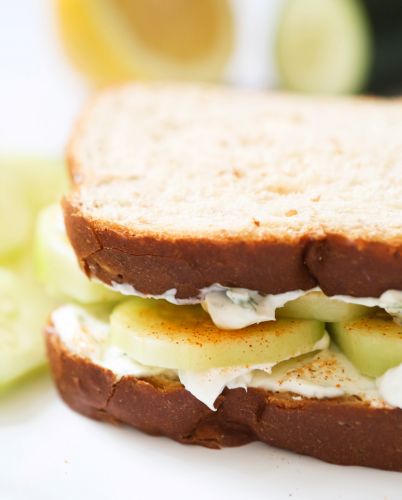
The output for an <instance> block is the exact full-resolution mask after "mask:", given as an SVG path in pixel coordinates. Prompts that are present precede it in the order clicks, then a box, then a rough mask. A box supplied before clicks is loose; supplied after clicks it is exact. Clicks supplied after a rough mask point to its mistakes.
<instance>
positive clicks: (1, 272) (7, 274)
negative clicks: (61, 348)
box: [0, 266, 56, 389]
mask: <svg viewBox="0 0 402 500" xmlns="http://www.w3.org/2000/svg"><path fill="white" fill-rule="evenodd" d="M55 306H56V303H55V301H54V300H53V299H49V297H47V296H46V295H45V293H44V292H43V290H42V288H41V287H40V286H39V285H38V284H37V283H36V282H35V279H34V277H33V275H32V273H30V272H29V266H28V269H27V266H24V268H23V269H19V270H18V271H14V270H10V269H7V268H4V267H2V268H0V389H4V388H5V387H6V386H7V385H9V384H11V383H13V382H14V381H16V380H17V379H19V378H20V377H21V376H23V375H25V374H26V373H27V372H30V371H32V370H34V369H36V368H38V367H40V366H41V365H44V363H45V359H46V358H45V348H44V341H43V329H44V325H45V323H46V320H47V317H48V315H49V313H50V311H51V310H52V309H53V308H54V307H55Z"/></svg>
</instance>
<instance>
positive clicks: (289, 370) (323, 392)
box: [52, 305, 402, 410]
mask: <svg viewBox="0 0 402 500" xmlns="http://www.w3.org/2000/svg"><path fill="white" fill-rule="evenodd" d="M52 321H53V324H54V326H55V330H56V332H57V333H58V335H59V336H60V338H61V340H62V342H63V343H64V344H65V346H66V347H67V348H68V349H69V350H70V351H71V352H73V353H75V354H77V355H79V356H82V357H85V358H89V359H90V360H91V361H92V362H93V363H96V364H98V365H100V366H103V367H104V368H108V369H110V370H111V371H113V373H114V374H115V376H116V377H117V378H118V379H119V378H121V377H124V376H126V375H132V376H135V377H149V376H154V375H163V376H165V377H168V378H171V379H179V380H180V382H181V383H182V384H183V385H184V387H185V388H186V389H187V390H188V391H189V392H191V394H193V395H194V396H195V397H196V398H197V399H199V400H200V401H202V402H203V403H204V404H206V405H207V406H208V407H209V408H211V409H213V410H214V409H215V407H214V403H215V401H216V398H217V397H218V396H219V395H220V394H221V392H222V391H223V389H224V388H225V387H228V388H229V389H235V388H243V389H245V390H247V388H249V387H259V388H263V389H266V390H270V391H279V392H283V391H285V392H292V393H294V394H296V395H300V396H304V397H314V398H332V397H339V396H343V395H345V396H346V395H354V396H358V397H360V398H362V399H364V400H366V401H368V402H369V403H370V404H371V405H373V406H390V407H399V408H402V389H401V387H402V365H401V366H399V367H397V368H392V369H390V370H388V371H387V372H386V373H385V374H384V375H383V376H382V377H380V378H379V379H377V380H375V379H371V378H368V377H364V376H362V375H360V374H359V372H358V371H357V370H356V368H355V367H354V366H353V365H352V364H351V363H350V362H349V361H348V359H347V358H346V357H345V356H344V355H343V354H342V353H341V352H340V351H339V350H338V349H337V348H336V347H335V346H334V345H329V342H330V341H329V336H328V334H325V335H324V336H323V338H322V339H320V341H319V342H318V343H317V344H316V345H315V346H314V351H319V352H318V353H316V354H314V353H312V354H311V355H304V356H303V357H302V358H298V359H292V360H288V361H284V362H281V363H279V364H277V365H275V364H263V365H250V366H240V367H229V368H214V369H210V370H206V371H203V372H192V371H189V370H167V369H164V368H161V367H149V366H144V365H142V364H141V363H138V362H137V361H135V360H133V359H132V358H130V357H129V356H127V354H125V353H124V352H123V351H122V350H121V349H119V348H118V347H116V346H113V345H110V344H109V324H108V322H107V321H101V320H99V319H97V318H96V317H94V316H92V315H91V314H88V313H87V312H86V311H85V310H84V309H83V308H80V307H78V306H75V305H66V306H62V307H60V308H59V309H57V310H56V311H54V312H53V314H52ZM295 397H297V396H295Z"/></svg>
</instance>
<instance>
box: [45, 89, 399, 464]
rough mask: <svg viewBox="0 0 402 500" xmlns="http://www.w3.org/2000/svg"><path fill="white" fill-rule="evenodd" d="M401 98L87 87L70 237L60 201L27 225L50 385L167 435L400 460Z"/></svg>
mask: <svg viewBox="0 0 402 500" xmlns="http://www.w3.org/2000/svg"><path fill="white" fill-rule="evenodd" d="M401 116H402V103H401V102H398V101H396V100H395V101H393V100H380V99H378V100H377V99H367V98H324V97H322V98H321V97H320V98H317V97H314V98H313V97H302V96H296V95H287V94H280V93H262V92H254V91H244V90H236V89H229V88H223V87H215V86H202V85H184V84H168V83H160V82H159V83H147V84H140V83H137V84H128V85H124V86H121V87H116V88H113V89H110V90H106V91H103V92H101V93H100V94H99V95H97V96H96V97H95V98H94V99H93V100H92V101H91V102H90V104H89V105H88V107H87V108H86V110H85V111H84V112H83V114H82V116H81V118H80V119H79V121H78V123H77V125H76V127H75V130H74V133H73V136H72V139H71V142H70V145H69V148H68V154H67V163H68V169H69V174H70V179H71V190H70V192H69V194H68V195H67V196H66V197H65V199H64V200H63V203H62V206H63V214H64V225H65V230H66V232H67V235H68V241H67V237H66V236H65V235H63V231H64V227H63V224H62V220H61V215H60V214H58V215H57V214H56V213H55V212H54V213H53V215H52V214H48V219H46V220H45V221H44V222H43V224H42V226H43V231H42V233H43V238H53V240H52V241H53V243H54V241H55V238H56V239H57V238H58V240H57V241H58V243H57V244H53V247H52V244H43V245H42V247H43V248H44V247H46V248H47V250H46V251H47V252H49V251H50V253H52V252H53V257H51V256H47V257H46V258H43V259H42V267H43V274H44V275H46V276H47V279H48V282H49V283H50V284H52V285H53V286H54V287H56V288H57V287H58V288H59V289H63V292H64V295H65V297H66V300H65V304H64V305H62V306H61V307H59V308H58V309H56V310H55V311H54V312H53V313H52V315H51V319H50V321H49V325H48V327H47V331H46V341H47V350H48V356H49V360H50V365H51V369H52V373H53V377H54V380H55V383H56V385H57V388H58V390H59V392H60V394H61V397H62V398H63V399H64V401H65V402H66V403H67V404H68V405H69V406H70V407H71V408H73V409H74V410H76V411H78V412H80V413H82V414H84V415H86V416H89V417H92V418H94V419H98V420H102V421H108V422H114V423H118V422H119V423H124V424H128V425H131V426H133V427H135V428H137V429H140V430H141V431H143V432H146V433H149V434H152V435H164V436H168V437H170V438H172V439H174V440H176V441H179V442H181V443H187V444H198V445H202V446H206V447H209V448H220V447H224V446H238V445H242V444H245V443H248V442H250V441H253V440H260V441H262V442H265V443H267V444H269V445H272V446H276V447H280V448H285V449H288V450H292V451H294V452H297V453H301V454H305V455H310V456H312V457H316V458H318V459H321V460H325V461H328V462H332V463H335V464H344V465H361V466H369V467H376V468H381V469H388V470H395V471H402V202H401V194H402V193H401V174H402V140H401V137H402V119H401ZM56 219H57V220H56ZM49 235H53V236H49ZM63 238H64V239H63ZM70 244H71V247H72V249H73V250H72V249H71V247H70V246H68V245H70ZM51 247H52V248H53V250H49V249H50V248H51ZM54 254H57V255H58V260H55V258H54ZM63 259H64V260H63ZM76 262H78V263H79V266H80V269H81V270H80V271H78V270H77V269H78V268H77V269H74V268H73V266H74V265H75V266H76ZM51 263H53V264H51ZM50 268H51V269H50ZM82 271H83V272H84V273H85V275H86V276H87V277H88V278H90V280H91V281H88V280H87V278H86V277H84V275H83V273H82Z"/></svg>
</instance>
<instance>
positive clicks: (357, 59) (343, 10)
mask: <svg viewBox="0 0 402 500" xmlns="http://www.w3.org/2000/svg"><path fill="white" fill-rule="evenodd" d="M378 3H381V2H378ZM371 55H372V45H371V26H370V22H369V19H368V15H367V12H366V9H365V8H364V5H363V3H362V2H360V1H358V0H288V1H287V2H286V4H285V6H284V8H283V11H282V16H281V19H280V22H279V25H278V32H277V38H276V59H277V66H278V71H279V76H280V80H281V83H282V85H283V86H284V87H285V88H288V89H292V90H299V91H302V92H311V93H332V94H342V93H352V92H358V91H360V90H361V89H362V88H363V87H364V86H365V85H366V83H367V81H368V79H369V73H370V69H371V68H370V65H371Z"/></svg>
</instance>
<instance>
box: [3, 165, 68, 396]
mask: <svg viewBox="0 0 402 500" xmlns="http://www.w3.org/2000/svg"><path fill="white" fill-rule="evenodd" d="M65 186H66V178H65V173H64V166H63V163H62V162H61V161H57V160H49V159H42V158H17V157H15V158H11V157H9V158H0V391H2V390H3V389H4V388H6V387H8V386H9V385H10V384H12V383H14V382H15V381H16V380H17V379H19V378H20V377H21V376H23V375H25V374H26V373H28V372H30V371H32V370H35V369H36V368H38V367H40V366H41V365H43V364H44V363H45V349H44V341H43V328H44V325H45V323H46V320H47V318H48V315H49V313H50V311H51V310H52V309H53V308H54V307H55V306H56V305H57V302H56V300H55V299H52V298H50V297H49V296H48V295H47V294H46V292H45V291H44V289H43V288H42V286H41V285H40V284H39V283H38V281H37V279H36V277H35V274H34V271H33V263H32V237H33V231H34V225H35V219H36V215H37V213H38V211H39V210H40V209H41V208H42V207H43V206H44V205H48V204H49V203H52V202H53V203H54V202H56V201H57V200H59V199H60V197H61V195H62V193H63V190H64V188H65Z"/></svg>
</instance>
